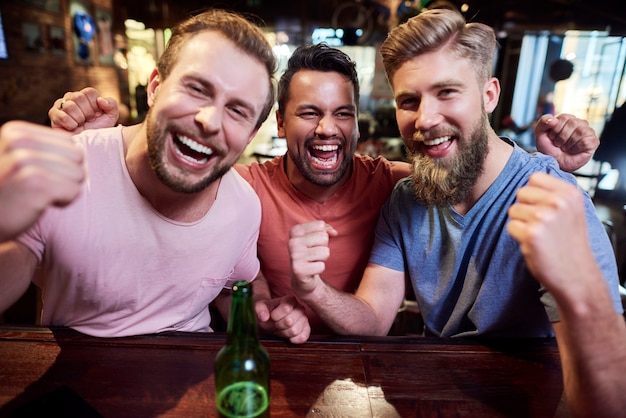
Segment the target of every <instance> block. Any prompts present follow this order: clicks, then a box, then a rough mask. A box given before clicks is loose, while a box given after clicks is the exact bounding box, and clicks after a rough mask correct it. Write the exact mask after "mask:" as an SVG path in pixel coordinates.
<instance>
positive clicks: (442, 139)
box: [424, 136, 450, 147]
mask: <svg viewBox="0 0 626 418" xmlns="http://www.w3.org/2000/svg"><path fill="white" fill-rule="evenodd" d="M449 140H450V136H441V137H439V138H434V139H428V140H424V145H427V146H429V147H431V146H434V145H439V144H442V143H444V142H446V141H449Z"/></svg>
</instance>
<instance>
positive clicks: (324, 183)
mask: <svg viewBox="0 0 626 418" xmlns="http://www.w3.org/2000/svg"><path fill="white" fill-rule="evenodd" d="M311 141H312V139H309V140H307V141H306V142H305V144H304V149H305V150H306V149H308V148H309V145H308V144H309V143H310V142H311ZM345 145H346V144H345V142H344V141H342V145H341V150H340V152H343V153H344V157H345V158H344V159H343V161H341V164H340V165H339V167H337V169H336V170H334V171H332V172H320V171H318V170H314V169H313V168H312V167H311V164H310V162H309V158H308V156H307V154H306V152H305V153H303V154H300V155H297V154H296V152H294V151H292V150H291V149H289V150H288V153H289V158H290V159H291V161H293V163H294V165H295V166H296V168H297V169H298V171H299V172H300V173H301V174H302V177H304V178H305V180H307V181H308V182H310V183H312V184H314V185H316V186H321V187H330V186H333V185H334V184H336V183H337V182H339V180H341V179H342V178H343V176H344V175H345V174H346V172H347V171H348V169H349V168H350V165H351V164H352V157H351V156H350V158H348V156H347V155H346V153H345V151H346V147H345Z"/></svg>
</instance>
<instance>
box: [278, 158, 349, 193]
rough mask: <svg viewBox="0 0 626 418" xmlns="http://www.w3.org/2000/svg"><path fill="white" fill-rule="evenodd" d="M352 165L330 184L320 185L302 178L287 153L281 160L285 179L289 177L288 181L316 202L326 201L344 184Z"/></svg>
mask: <svg viewBox="0 0 626 418" xmlns="http://www.w3.org/2000/svg"><path fill="white" fill-rule="evenodd" d="M350 158H352V157H350ZM353 167H354V164H350V169H349V170H347V171H346V173H345V174H344V175H343V177H342V178H341V179H340V180H339V181H338V182H336V183H335V184H333V185H332V186H320V185H317V184H314V183H311V182H310V181H309V180H307V179H306V178H304V176H303V175H302V173H301V172H300V170H298V168H297V167H296V165H295V164H294V163H293V162H292V161H291V159H290V158H289V154H287V155H285V157H284V160H283V169H284V170H285V174H286V175H287V179H289V182H290V183H291V184H292V185H293V187H295V188H296V189H297V190H298V191H299V192H300V193H302V194H304V195H305V196H307V197H308V198H309V199H311V200H314V201H316V202H317V203H324V202H326V201H327V200H328V199H330V198H331V197H332V196H333V195H334V194H335V192H337V190H339V189H341V188H342V187H343V185H344V184H346V182H347V181H348V180H349V179H350V176H351V175H352V170H353V169H354V168H353Z"/></svg>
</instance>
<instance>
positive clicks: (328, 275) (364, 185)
mask: <svg viewBox="0 0 626 418" xmlns="http://www.w3.org/2000/svg"><path fill="white" fill-rule="evenodd" d="M284 158H285V157H284V156H283V157H277V158H274V159H273V160H271V161H267V162H265V163H263V164H258V163H253V164H252V165H250V166H242V165H238V166H236V169H237V171H238V172H239V174H241V176H242V177H243V178H245V179H246V180H247V181H248V182H249V183H250V184H251V185H252V187H253V188H254V190H255V191H256V193H257V194H258V196H259V199H260V200H261V208H262V219H261V230H260V233H259V241H258V256H259V260H260V261H261V271H262V272H263V275H264V276H265V278H266V279H267V282H268V284H269V287H270V290H271V292H272V296H273V297H281V296H286V295H293V291H292V290H291V271H290V260H289V249H288V247H287V241H288V239H289V230H290V229H291V228H292V227H293V226H294V225H296V224H300V223H305V222H310V221H313V220H323V221H324V222H326V223H328V224H329V225H331V226H333V227H334V228H335V229H336V230H337V232H338V233H339V234H338V236H336V237H333V238H331V240H330V243H329V246H330V258H329V259H328V260H327V262H326V271H325V272H324V274H323V275H322V278H323V279H324V280H326V281H327V282H328V283H330V284H332V285H333V286H334V287H335V288H337V289H340V290H343V291H346V292H354V291H355V290H356V288H357V287H358V285H359V282H360V280H361V277H362V275H363V271H364V270H365V267H366V265H367V262H368V259H369V256H370V251H371V249H372V244H373V241H374V230H375V228H376V222H377V220H378V213H379V211H380V208H381V206H382V204H383V203H384V202H385V201H386V200H387V198H388V197H389V195H390V194H391V191H392V189H393V187H394V186H395V184H396V182H397V181H398V180H399V179H401V178H403V177H406V176H408V175H409V174H410V167H409V165H408V164H407V163H404V162H398V161H388V160H386V159H384V158H376V159H372V158H370V157H366V156H361V155H355V156H354V157H353V162H354V169H353V171H352V175H351V177H350V179H349V180H348V182H346V184H344V186H343V187H342V188H341V189H339V190H338V191H337V192H336V193H335V194H334V195H333V196H332V197H331V198H330V199H328V200H327V201H326V202H324V203H318V202H316V201H314V200H312V199H310V198H309V197H307V196H305V195H304V194H302V193H300V192H299V191H298V190H297V189H296V188H294V187H293V185H292V184H291V183H290V182H289V179H288V178H287V175H286V174H285V170H284V169H283V159H284ZM306 313H307V316H308V318H309V321H310V323H311V329H312V333H313V334H326V333H329V332H331V331H330V329H329V328H328V327H327V326H326V325H325V324H324V322H323V321H322V320H321V319H320V318H319V317H318V316H317V315H316V314H315V313H314V312H313V311H312V310H311V309H310V308H308V307H307V308H306Z"/></svg>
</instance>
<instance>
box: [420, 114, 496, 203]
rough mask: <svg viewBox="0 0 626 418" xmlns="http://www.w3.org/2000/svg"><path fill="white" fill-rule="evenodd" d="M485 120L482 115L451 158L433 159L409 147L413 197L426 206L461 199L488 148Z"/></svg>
mask: <svg viewBox="0 0 626 418" xmlns="http://www.w3.org/2000/svg"><path fill="white" fill-rule="evenodd" d="M488 123H489V122H488V119H487V115H486V114H483V115H482V118H481V120H480V121H479V122H478V124H477V125H476V126H475V127H474V129H473V130H472V132H471V134H470V139H469V141H461V140H457V142H458V150H457V154H456V155H455V156H453V157H452V158H451V159H449V160H448V159H446V160H442V159H433V158H430V157H428V156H427V155H424V154H422V153H420V152H419V151H414V150H408V155H409V159H410V160H409V161H411V168H412V174H411V180H412V182H413V192H414V193H415V197H416V199H417V200H418V201H419V202H420V203H422V204H423V205H425V206H441V205H446V204H447V205H454V204H457V203H460V202H462V201H463V200H464V199H465V198H466V197H467V195H468V193H469V192H470V191H471V189H472V187H474V185H475V184H476V181H477V180H478V178H479V177H480V175H481V174H482V172H483V163H484V161H485V158H486V157H487V153H488V151H489V146H488Z"/></svg>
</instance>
